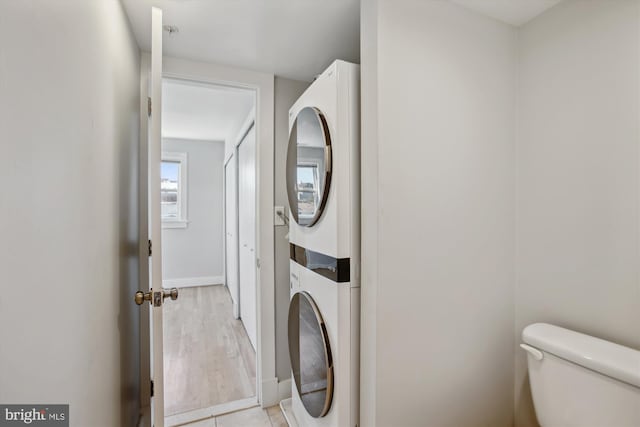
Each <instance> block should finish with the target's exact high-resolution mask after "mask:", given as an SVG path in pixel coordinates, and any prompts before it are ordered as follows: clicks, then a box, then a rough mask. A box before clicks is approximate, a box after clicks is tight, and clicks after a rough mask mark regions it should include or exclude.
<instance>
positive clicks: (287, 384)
mask: <svg viewBox="0 0 640 427" xmlns="http://www.w3.org/2000/svg"><path fill="white" fill-rule="evenodd" d="M290 397H291V378H289V379H287V380H283V381H280V382H279V383H278V400H279V401H280V402H282V401H283V400H285V399H288V398H290Z"/></svg>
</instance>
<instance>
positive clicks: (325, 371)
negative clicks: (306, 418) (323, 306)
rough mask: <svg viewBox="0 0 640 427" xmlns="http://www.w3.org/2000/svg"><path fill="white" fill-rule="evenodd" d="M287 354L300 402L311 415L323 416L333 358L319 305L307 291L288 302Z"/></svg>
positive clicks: (328, 401) (328, 398) (328, 402)
mask: <svg viewBox="0 0 640 427" xmlns="http://www.w3.org/2000/svg"><path fill="white" fill-rule="evenodd" d="M289 357H290V359H291V370H292V374H293V379H294V381H295V383H296V388H297V389H298V395H299V396H300V399H301V400H302V404H303V405H304V407H305V409H306V410H307V412H308V413H309V415H311V416H312V417H315V418H319V417H323V416H325V415H326V414H327V412H329V409H330V408H331V399H332V398H333V359H332V357H331V347H330V346H329V336H328V335H327V328H326V327H325V324H324V320H322V315H321V314H320V311H319V310H318V306H317V305H316V303H315V302H314V301H313V299H312V298H311V295H309V294H308V293H306V292H298V293H296V294H295V295H293V297H292V298H291V303H290V305H289Z"/></svg>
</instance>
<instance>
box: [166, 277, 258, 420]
mask: <svg viewBox="0 0 640 427" xmlns="http://www.w3.org/2000/svg"><path fill="white" fill-rule="evenodd" d="M163 332H164V378H165V395H164V396H165V415H166V416H171V415H175V414H180V413H184V412H187V411H192V410H196V409H202V408H208V407H210V406H215V405H219V404H222V403H227V402H232V401H235V400H240V399H246V398H248V397H252V396H255V394H256V354H255V351H254V349H253V347H252V346H251V342H250V341H249V337H248V336H247V333H246V331H245V329H244V326H243V325H242V322H241V321H240V320H236V319H234V318H233V314H232V306H231V296H230V295H229V292H228V290H227V287H226V286H222V285H214V286H200V287H194V288H182V289H180V296H179V298H178V299H177V300H176V301H172V302H171V303H169V304H167V305H166V306H165V312H164V331H163ZM230 415H233V414H230Z"/></svg>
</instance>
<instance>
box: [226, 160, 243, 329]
mask: <svg viewBox="0 0 640 427" xmlns="http://www.w3.org/2000/svg"><path fill="white" fill-rule="evenodd" d="M236 162H237V156H236V155H235V154H234V155H232V156H231V158H230V159H229V160H228V161H227V163H226V164H225V165H224V197H225V203H224V207H225V215H224V218H225V274H226V284H227V287H228V288H229V293H230V294H231V300H232V302H233V317H235V318H236V319H238V318H239V317H240V305H239V301H240V296H239V294H238V292H239V289H238V191H237V183H236V181H237V173H236V171H237V167H236Z"/></svg>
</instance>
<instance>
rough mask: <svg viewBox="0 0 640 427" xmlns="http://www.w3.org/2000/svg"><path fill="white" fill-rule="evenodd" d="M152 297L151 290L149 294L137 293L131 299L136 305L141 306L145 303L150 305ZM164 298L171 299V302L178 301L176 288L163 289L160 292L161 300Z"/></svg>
mask: <svg viewBox="0 0 640 427" xmlns="http://www.w3.org/2000/svg"><path fill="white" fill-rule="evenodd" d="M152 295H153V290H151V291H149V292H142V291H138V292H136V293H135V295H134V297H133V300H134V301H135V302H136V304H138V305H142V303H143V302H145V301H149V302H150V303H151V297H152ZM165 298H171V300H172V301H175V300H177V299H178V288H171V289H163V290H162V300H164V299H165Z"/></svg>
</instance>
